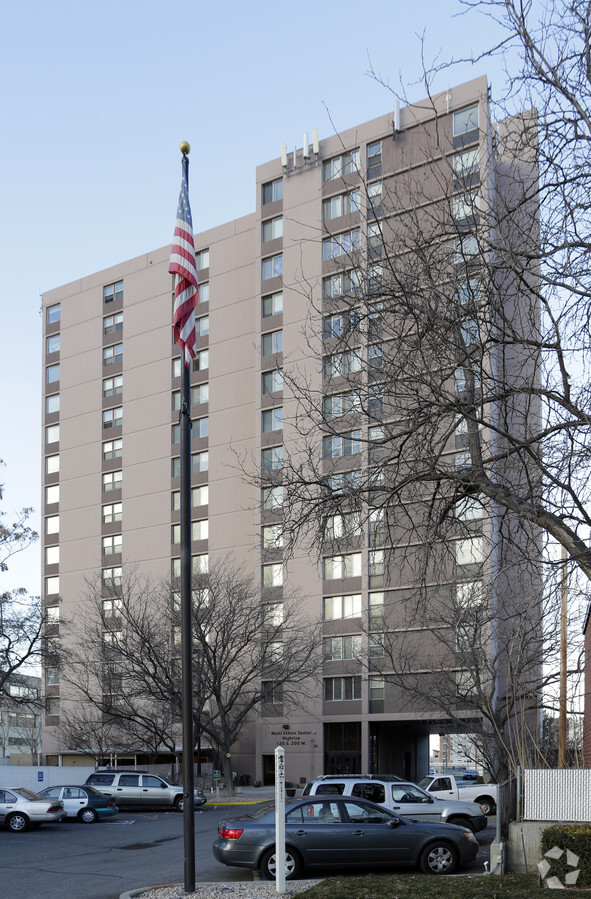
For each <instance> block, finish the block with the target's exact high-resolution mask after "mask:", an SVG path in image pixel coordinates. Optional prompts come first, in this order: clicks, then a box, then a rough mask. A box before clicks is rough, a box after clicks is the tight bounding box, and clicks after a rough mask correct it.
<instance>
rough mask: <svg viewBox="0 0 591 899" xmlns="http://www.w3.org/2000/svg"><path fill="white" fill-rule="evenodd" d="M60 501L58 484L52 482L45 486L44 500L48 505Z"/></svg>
mask: <svg viewBox="0 0 591 899" xmlns="http://www.w3.org/2000/svg"><path fill="white" fill-rule="evenodd" d="M59 501H60V485H59V484H52V485H51V487H46V488H45V502H46V503H47V505H48V506H50V505H52V504H53V503H59Z"/></svg>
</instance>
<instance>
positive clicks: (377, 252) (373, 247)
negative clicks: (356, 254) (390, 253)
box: [367, 222, 384, 259]
mask: <svg viewBox="0 0 591 899" xmlns="http://www.w3.org/2000/svg"><path fill="white" fill-rule="evenodd" d="M383 251H384V237H383V234H382V226H381V224H380V223H379V222H369V224H368V226H367V256H368V259H376V258H378V257H379V256H381V255H382V253H383Z"/></svg>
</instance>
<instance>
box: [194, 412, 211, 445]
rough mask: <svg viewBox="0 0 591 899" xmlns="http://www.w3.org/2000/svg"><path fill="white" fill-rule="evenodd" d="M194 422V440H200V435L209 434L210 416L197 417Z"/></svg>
mask: <svg viewBox="0 0 591 899" xmlns="http://www.w3.org/2000/svg"><path fill="white" fill-rule="evenodd" d="M192 424H193V430H192V436H193V439H194V440H198V439H199V438H200V437H208V436H209V417H208V416H207V415H206V416H205V417H204V418H195V419H194V420H193V422H192Z"/></svg>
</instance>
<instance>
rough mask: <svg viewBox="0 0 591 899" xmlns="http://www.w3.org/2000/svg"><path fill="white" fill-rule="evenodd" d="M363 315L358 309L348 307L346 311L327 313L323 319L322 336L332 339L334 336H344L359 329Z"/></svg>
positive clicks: (325, 338)
mask: <svg viewBox="0 0 591 899" xmlns="http://www.w3.org/2000/svg"><path fill="white" fill-rule="evenodd" d="M360 322H361V316H360V314H359V310H358V309H347V310H346V312H335V313H334V314H333V315H325V316H324V318H323V320H322V337H323V339H324V340H331V338H333V337H343V336H344V335H345V334H352V333H353V332H355V331H359V325H360Z"/></svg>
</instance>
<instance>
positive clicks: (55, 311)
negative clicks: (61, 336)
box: [45, 303, 61, 325]
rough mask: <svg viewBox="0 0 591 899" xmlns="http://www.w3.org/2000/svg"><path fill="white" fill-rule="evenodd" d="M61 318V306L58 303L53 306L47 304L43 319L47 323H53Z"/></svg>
mask: <svg viewBox="0 0 591 899" xmlns="http://www.w3.org/2000/svg"><path fill="white" fill-rule="evenodd" d="M60 318H61V307H60V304H59V303H56V304H55V306H48V307H47V309H46V310H45V321H46V322H47V324H48V325H55V323H56V322H59V320H60Z"/></svg>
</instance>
